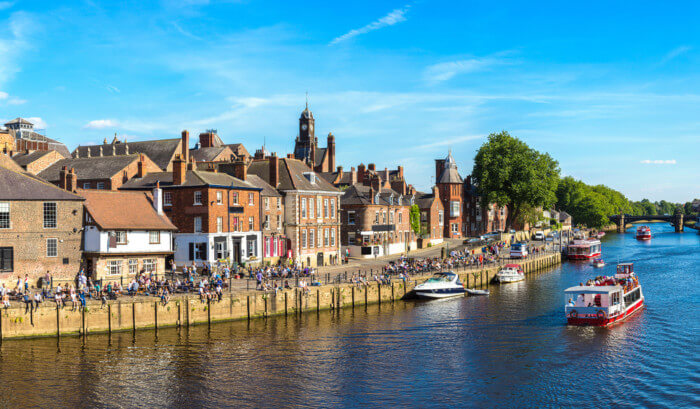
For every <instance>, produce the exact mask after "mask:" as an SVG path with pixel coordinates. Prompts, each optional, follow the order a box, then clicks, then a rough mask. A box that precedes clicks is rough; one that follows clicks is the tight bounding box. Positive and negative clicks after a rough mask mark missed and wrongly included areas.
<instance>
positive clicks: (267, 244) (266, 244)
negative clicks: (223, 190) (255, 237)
mask: <svg viewBox="0 0 700 409" xmlns="http://www.w3.org/2000/svg"><path fill="white" fill-rule="evenodd" d="M269 163H270V164H271V165H270V166H274V162H273V161H270V162H269ZM273 171H274V170H273ZM248 182H250V183H251V184H252V185H253V186H255V187H258V188H260V189H262V190H261V191H260V196H261V198H262V201H261V205H260V223H261V228H262V234H263V246H262V261H263V264H268V263H269V264H271V265H275V264H279V263H280V262H281V261H282V260H284V259H286V257H287V236H286V235H285V230H284V198H283V197H282V194H280V192H278V191H277V189H275V188H274V187H272V186H271V185H270V184H269V183H267V182H265V181H264V180H263V179H262V178H260V177H259V176H257V175H253V174H250V175H248Z"/></svg>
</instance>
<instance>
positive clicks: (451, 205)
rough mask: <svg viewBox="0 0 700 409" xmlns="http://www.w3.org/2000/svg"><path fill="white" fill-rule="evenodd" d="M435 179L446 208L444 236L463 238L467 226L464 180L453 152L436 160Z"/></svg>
mask: <svg viewBox="0 0 700 409" xmlns="http://www.w3.org/2000/svg"><path fill="white" fill-rule="evenodd" d="M435 180H436V183H435V185H436V186H437V188H438V191H439V192H440V200H441V201H442V205H443V207H444V209H445V223H444V233H443V234H444V237H447V238H452V239H458V238H461V237H463V236H464V231H465V227H466V221H465V218H464V217H463V207H464V203H463V202H464V200H463V198H464V193H463V186H462V185H463V183H464V181H463V180H462V177H461V176H460V175H459V172H458V171H457V162H455V159H454V157H453V156H452V152H450V153H448V155H447V157H446V158H445V159H436V160H435Z"/></svg>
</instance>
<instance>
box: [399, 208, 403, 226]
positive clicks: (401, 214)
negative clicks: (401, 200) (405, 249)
mask: <svg viewBox="0 0 700 409" xmlns="http://www.w3.org/2000/svg"><path fill="white" fill-rule="evenodd" d="M401 216H403V213H401V211H399V224H401V223H402V221H401V219H402V217H401Z"/></svg>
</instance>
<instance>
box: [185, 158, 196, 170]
mask: <svg viewBox="0 0 700 409" xmlns="http://www.w3.org/2000/svg"><path fill="white" fill-rule="evenodd" d="M187 170H197V165H195V163H194V156H190V161H189V162H187Z"/></svg>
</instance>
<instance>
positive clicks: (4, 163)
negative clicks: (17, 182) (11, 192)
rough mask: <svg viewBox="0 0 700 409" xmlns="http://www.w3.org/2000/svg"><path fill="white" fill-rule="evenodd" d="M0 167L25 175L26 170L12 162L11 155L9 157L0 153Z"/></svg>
mask: <svg viewBox="0 0 700 409" xmlns="http://www.w3.org/2000/svg"><path fill="white" fill-rule="evenodd" d="M0 167H3V168H7V169H10V170H13V171H15V172H19V173H24V169H22V167H21V166H20V165H19V164H18V163H17V162H15V161H14V160H12V158H10V156H9V155H7V154H5V153H1V152H0Z"/></svg>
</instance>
